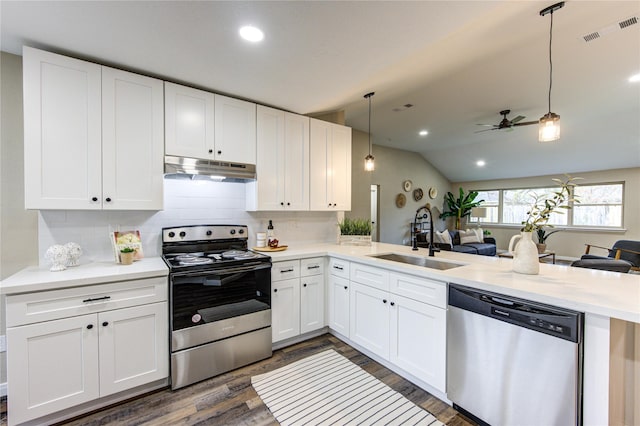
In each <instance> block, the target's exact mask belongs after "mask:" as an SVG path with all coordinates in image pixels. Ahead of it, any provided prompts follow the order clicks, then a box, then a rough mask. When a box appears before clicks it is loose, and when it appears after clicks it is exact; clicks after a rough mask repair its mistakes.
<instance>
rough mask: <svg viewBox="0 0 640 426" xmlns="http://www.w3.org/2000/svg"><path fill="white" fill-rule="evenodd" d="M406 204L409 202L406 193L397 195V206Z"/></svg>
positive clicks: (401, 206)
mask: <svg viewBox="0 0 640 426" xmlns="http://www.w3.org/2000/svg"><path fill="white" fill-rule="evenodd" d="M405 204H407V197H405V195H404V194H398V195H396V207H398V208H399V209H401V208H403V207H404V205H405Z"/></svg>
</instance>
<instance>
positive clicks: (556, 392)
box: [447, 285, 584, 426]
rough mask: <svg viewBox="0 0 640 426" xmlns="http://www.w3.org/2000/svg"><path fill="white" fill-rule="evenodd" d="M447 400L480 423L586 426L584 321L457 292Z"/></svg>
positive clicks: (510, 300)
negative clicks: (583, 408) (583, 369)
mask: <svg viewBox="0 0 640 426" xmlns="http://www.w3.org/2000/svg"><path fill="white" fill-rule="evenodd" d="M447 315H448V317H447V321H448V322H447V397H448V398H449V399H450V400H451V401H452V402H453V404H454V408H456V409H457V410H459V411H460V412H462V413H463V414H465V415H467V416H469V417H470V418H472V419H473V420H475V421H477V422H478V423H480V424H490V425H494V426H498V425H510V426H511V425H517V426H526V425H532V426H539V425H546V426H549V425H563V426H566V425H580V424H582V334H583V332H582V330H583V323H584V314H582V313H580V312H575V311H571V310H568V309H562V308H557V307H553V306H548V305H544V304H540V303H535V302H530V301H526V300H522V299H518V298H514V297H510V296H504V295H500V294H496V293H490V292H485V291H479V290H476V289H472V288H468V287H463V286H459V285H449V310H448V313H447Z"/></svg>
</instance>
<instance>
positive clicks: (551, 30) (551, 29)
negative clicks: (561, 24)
mask: <svg viewBox="0 0 640 426" xmlns="http://www.w3.org/2000/svg"><path fill="white" fill-rule="evenodd" d="M552 41H553V11H551V25H550V26H549V112H551V87H552V86H553V61H552V59H551V42H552Z"/></svg>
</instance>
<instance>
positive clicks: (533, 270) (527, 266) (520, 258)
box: [509, 231, 540, 275]
mask: <svg viewBox="0 0 640 426" xmlns="http://www.w3.org/2000/svg"><path fill="white" fill-rule="evenodd" d="M532 234H533V233H532V232H524V231H523V232H520V235H514V236H513V237H511V240H510V241H509V252H510V253H511V255H512V256H513V272H517V273H519V274H528V275H537V274H538V273H540V260H539V257H538V247H537V246H536V243H534V242H533V239H532V238H531V237H532Z"/></svg>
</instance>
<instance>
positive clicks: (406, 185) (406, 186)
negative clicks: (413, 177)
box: [402, 179, 413, 192]
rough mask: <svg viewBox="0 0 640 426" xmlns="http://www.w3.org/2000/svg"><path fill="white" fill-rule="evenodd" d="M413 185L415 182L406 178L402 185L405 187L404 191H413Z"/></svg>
mask: <svg viewBox="0 0 640 426" xmlns="http://www.w3.org/2000/svg"><path fill="white" fill-rule="evenodd" d="M412 185H413V182H411V181H410V180H408V179H407V180H405V181H404V182H402V187H403V188H404V192H409V191H411V186H412Z"/></svg>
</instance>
